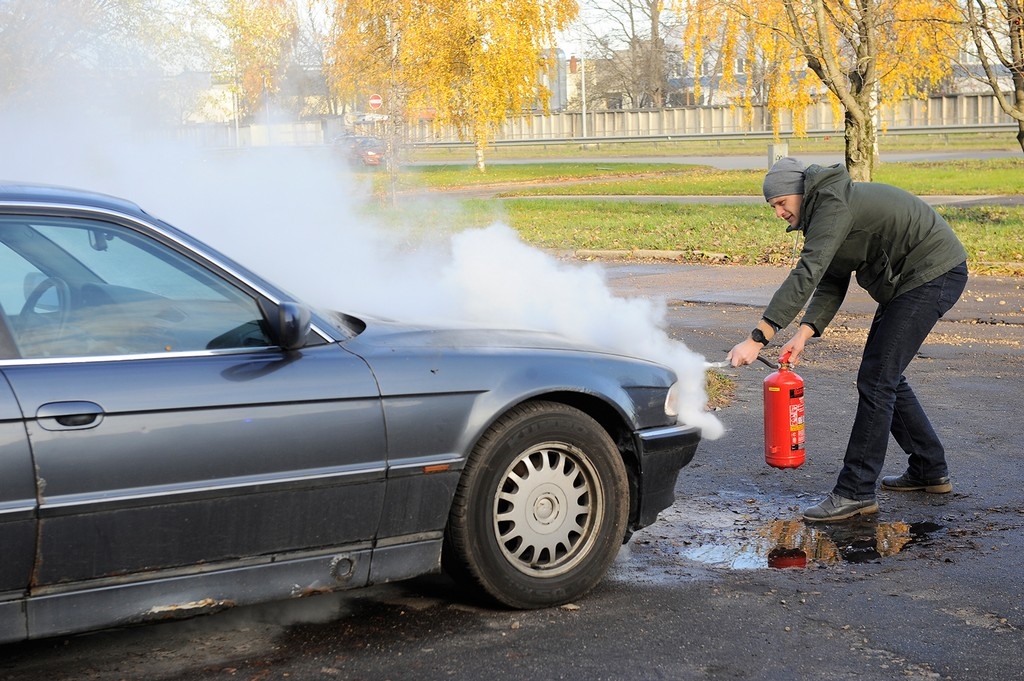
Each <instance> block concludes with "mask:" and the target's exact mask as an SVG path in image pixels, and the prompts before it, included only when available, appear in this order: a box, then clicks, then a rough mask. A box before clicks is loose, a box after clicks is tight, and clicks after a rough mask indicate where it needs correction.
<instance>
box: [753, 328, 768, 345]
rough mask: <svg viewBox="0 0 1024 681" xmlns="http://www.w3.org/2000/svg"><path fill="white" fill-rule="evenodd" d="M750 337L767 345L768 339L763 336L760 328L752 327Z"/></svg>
mask: <svg viewBox="0 0 1024 681" xmlns="http://www.w3.org/2000/svg"><path fill="white" fill-rule="evenodd" d="M750 337H751V338H753V339H754V340H756V341H757V342H758V343H760V344H761V345H768V339H767V338H765V337H764V331H762V330H761V329H754V330H753V331H751V332H750Z"/></svg>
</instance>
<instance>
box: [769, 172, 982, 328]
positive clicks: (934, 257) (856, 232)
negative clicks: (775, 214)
mask: <svg viewBox="0 0 1024 681" xmlns="http://www.w3.org/2000/svg"><path fill="white" fill-rule="evenodd" d="M794 229H799V230H802V231H803V233H804V246H803V250H802V251H801V252H800V261H799V262H798V263H797V264H796V267H794V268H793V271H791V272H790V273H789V276H788V277H787V278H786V280H785V281H784V282H783V283H782V285H781V286H780V287H779V290H778V291H776V292H775V295H774V296H773V297H772V300H771V302H770V303H769V304H768V307H767V308H766V309H765V313H764V318H765V319H766V320H768V321H769V322H771V323H773V324H775V325H776V326H778V327H780V328H782V327H785V326H788V325H789V323H790V322H791V321H793V319H795V318H796V315H797V313H799V312H800V310H801V308H803V306H804V304H805V303H807V301H808V299H810V303H808V304H807V311H806V312H805V313H804V317H803V319H801V320H800V322H801V323H802V324H810V325H811V326H812V327H813V328H814V331H815V335H821V332H822V331H823V330H824V329H825V327H827V326H828V325H829V322H831V321H832V318H833V317H834V316H835V314H836V312H837V311H838V310H839V306H840V304H841V303H842V302H843V299H844V298H845V297H846V291H847V289H848V288H849V285H850V278H851V275H852V274H853V273H854V272H856V275H857V283H858V284H860V285H861V286H862V287H863V288H864V289H865V290H867V292H868V293H869V294H870V295H871V297H872V298H873V299H874V300H875V301H876V302H878V303H879V304H881V305H884V304H886V303H888V302H889V301H890V300H892V299H893V298H895V297H896V296H898V295H900V294H901V293H905V292H906V291H909V290H911V289H913V288H915V287H917V286H920V285H921V284H924V283H926V282H929V281H931V280H932V279H934V278H935V277H937V276H939V275H941V274H944V273H945V272H947V271H949V270H950V269H952V268H953V267H956V266H957V265H959V264H960V263H962V262H964V261H965V260H966V259H967V251H965V250H964V247H963V245H962V244H961V243H960V240H959V239H957V237H956V235H955V234H954V233H953V229H952V228H951V227H950V226H949V223H947V222H946V221H945V220H943V219H942V216H940V215H939V214H938V213H936V212H935V211H934V210H933V209H932V208H931V206H929V205H928V204H926V203H925V202H924V201H922V200H921V199H919V198H917V197H916V196H914V195H912V194H910V193H908V192H905V191H903V190H902V189H899V188H897V187H892V186H889V185H885V184H878V183H874V182H853V181H852V180H851V179H850V175H849V173H847V172H846V168H845V167H843V166H842V165H834V166H830V167H828V168H823V167H822V166H819V165H811V166H808V168H807V170H806V171H804V197H803V203H802V207H801V210H800V222H799V223H798V224H797V226H796V227H789V228H788V229H787V230H786V231H787V232H790V231H793V230H794Z"/></svg>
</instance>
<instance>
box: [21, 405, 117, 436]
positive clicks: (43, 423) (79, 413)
mask: <svg viewBox="0 0 1024 681" xmlns="http://www.w3.org/2000/svg"><path fill="white" fill-rule="evenodd" d="M36 420H37V421H38V422H39V426H40V427H41V428H43V429H44V430H81V429H83V428H95V427H96V426H98V425H99V424H100V421H102V420H103V407H101V406H100V405H98V404H96V403H95V402H48V403H46V404H44V405H42V406H41V407H39V409H37V410H36Z"/></svg>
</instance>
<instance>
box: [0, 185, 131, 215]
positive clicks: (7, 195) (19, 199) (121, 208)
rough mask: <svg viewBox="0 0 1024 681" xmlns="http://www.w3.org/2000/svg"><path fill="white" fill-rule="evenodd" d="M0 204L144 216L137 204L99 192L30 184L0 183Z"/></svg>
mask: <svg viewBox="0 0 1024 681" xmlns="http://www.w3.org/2000/svg"><path fill="white" fill-rule="evenodd" d="M0 203H50V204H66V205H71V206H86V207H89V208H99V209H104V210H112V211H118V212H121V213H128V214H131V215H146V212H145V211H144V210H142V208H141V207H139V205H138V204H136V203H133V202H132V201H128V200H126V199H121V198H118V197H116V196H110V195H107V194H101V193H99V192H93V191H87V190H84V189H74V188H71V187H59V186H56V185H47V184H36V183H30V182H5V181H0Z"/></svg>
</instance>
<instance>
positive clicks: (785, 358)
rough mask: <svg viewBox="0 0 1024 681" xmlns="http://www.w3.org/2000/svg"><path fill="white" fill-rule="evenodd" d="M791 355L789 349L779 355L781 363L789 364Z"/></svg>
mask: <svg viewBox="0 0 1024 681" xmlns="http://www.w3.org/2000/svg"><path fill="white" fill-rule="evenodd" d="M789 355H790V351H789V350H786V351H785V352H784V353H782V355H781V356H780V357H779V364H789Z"/></svg>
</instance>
